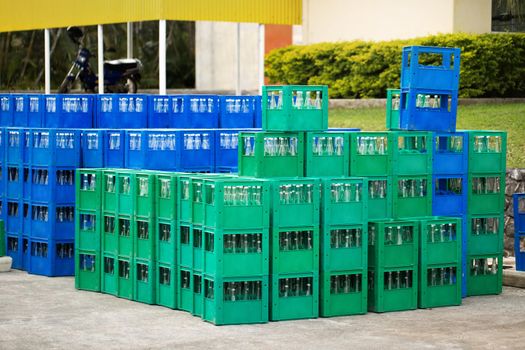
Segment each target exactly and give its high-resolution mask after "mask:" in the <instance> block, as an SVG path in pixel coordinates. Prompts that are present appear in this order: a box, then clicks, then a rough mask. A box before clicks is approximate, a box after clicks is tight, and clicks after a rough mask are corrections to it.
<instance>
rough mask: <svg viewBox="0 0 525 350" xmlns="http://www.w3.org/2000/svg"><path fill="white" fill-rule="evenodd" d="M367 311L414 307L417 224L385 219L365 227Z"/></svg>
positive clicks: (372, 222) (415, 304)
mask: <svg viewBox="0 0 525 350" xmlns="http://www.w3.org/2000/svg"><path fill="white" fill-rule="evenodd" d="M368 237H369V239H368V309H369V310H371V311H374V312H388V311H400V310H412V309H416V308H417V306H418V266H419V239H420V234H419V221H418V220H417V219H415V220H402V219H386V220H372V221H370V222H369V224H368Z"/></svg>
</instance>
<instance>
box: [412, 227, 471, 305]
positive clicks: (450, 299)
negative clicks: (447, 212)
mask: <svg viewBox="0 0 525 350" xmlns="http://www.w3.org/2000/svg"><path fill="white" fill-rule="evenodd" d="M461 228H462V220H461V218H453V217H426V218H421V220H420V221H419V231H420V232H421V236H420V241H419V243H420V247H419V307H420V308H434V307H440V306H453V305H461V276H462V268H461V251H462V247H461V242H462V240H461V237H462V232H461Z"/></svg>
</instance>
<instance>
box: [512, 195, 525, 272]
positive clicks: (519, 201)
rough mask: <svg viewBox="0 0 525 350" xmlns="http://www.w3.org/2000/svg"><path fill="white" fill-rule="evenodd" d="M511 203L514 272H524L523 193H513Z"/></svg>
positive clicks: (524, 210) (524, 205) (524, 219)
mask: <svg viewBox="0 0 525 350" xmlns="http://www.w3.org/2000/svg"><path fill="white" fill-rule="evenodd" d="M513 202H514V256H515V257H516V270H517V271H525V193H515V194H514V195H513Z"/></svg>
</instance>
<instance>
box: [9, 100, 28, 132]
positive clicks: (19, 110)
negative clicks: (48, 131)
mask: <svg viewBox="0 0 525 350" xmlns="http://www.w3.org/2000/svg"><path fill="white" fill-rule="evenodd" d="M11 98H12V101H13V126H18V127H20V126H27V104H26V103H27V101H26V96H25V95H22V94H13V95H11Z"/></svg>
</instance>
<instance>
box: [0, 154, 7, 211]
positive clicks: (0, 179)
mask: <svg viewBox="0 0 525 350" xmlns="http://www.w3.org/2000/svg"><path fill="white" fill-rule="evenodd" d="M6 178H7V170H6V165H5V164H0V200H1V199H2V198H3V197H5V182H6ZM2 219H3V217H2V216H0V220H2Z"/></svg>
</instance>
